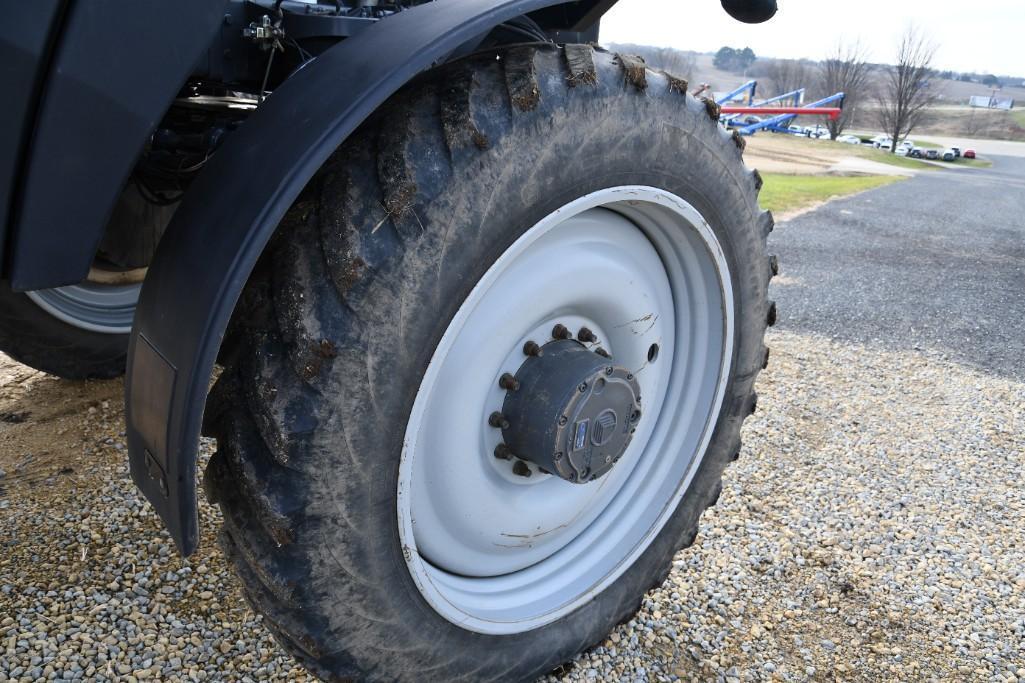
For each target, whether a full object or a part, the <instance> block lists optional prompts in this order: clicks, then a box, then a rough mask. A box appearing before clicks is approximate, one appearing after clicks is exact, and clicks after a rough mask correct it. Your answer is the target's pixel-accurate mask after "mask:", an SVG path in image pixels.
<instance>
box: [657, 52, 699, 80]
mask: <svg viewBox="0 0 1025 683" xmlns="http://www.w3.org/2000/svg"><path fill="white" fill-rule="evenodd" d="M651 61H652V62H653V63H654V64H655V65H656V66H658V67H660V68H661V69H662V70H663V71H665V72H666V73H668V74H672V75H673V76H676V77H677V78H682V79H683V80H685V81H689V80H690V79H691V76H693V74H694V69H695V67H696V66H697V55H696V54H695V53H693V52H683V51H681V50H675V49H673V48H671V47H663V48H660V49H659V50H658V52H656V53H655V54H654V55H652V60H651Z"/></svg>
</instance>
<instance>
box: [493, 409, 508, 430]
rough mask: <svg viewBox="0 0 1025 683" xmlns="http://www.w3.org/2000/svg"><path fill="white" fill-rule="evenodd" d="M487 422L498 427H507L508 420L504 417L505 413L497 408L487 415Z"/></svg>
mask: <svg viewBox="0 0 1025 683" xmlns="http://www.w3.org/2000/svg"><path fill="white" fill-rule="evenodd" d="M488 424H489V425H491V426H492V427H498V428H500V429H509V420H507V419H505V415H503V414H502V413H500V412H499V411H497V410H496V411H495V412H493V413H491V415H489V416H488Z"/></svg>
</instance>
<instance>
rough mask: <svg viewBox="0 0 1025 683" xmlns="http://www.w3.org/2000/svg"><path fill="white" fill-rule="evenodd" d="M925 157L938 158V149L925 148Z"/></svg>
mask: <svg viewBox="0 0 1025 683" xmlns="http://www.w3.org/2000/svg"><path fill="white" fill-rule="evenodd" d="M925 158H926V159H939V158H940V151H939V150H938V149H927V150H925Z"/></svg>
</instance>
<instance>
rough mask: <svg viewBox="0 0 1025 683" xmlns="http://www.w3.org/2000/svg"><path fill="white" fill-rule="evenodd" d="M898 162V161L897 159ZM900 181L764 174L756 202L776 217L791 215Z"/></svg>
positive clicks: (882, 176) (884, 178) (871, 176)
mask: <svg viewBox="0 0 1025 683" xmlns="http://www.w3.org/2000/svg"><path fill="white" fill-rule="evenodd" d="M898 158H900V157H898ZM898 180H902V178H901V177H900V176H885V175H868V176H828V175H821V176H819V175H786V174H783V173H763V174H762V181H763V185H762V191H761V192H760V193H759V195H758V202H759V203H760V204H761V205H762V208H763V209H769V210H770V211H773V212H776V213H782V212H786V211H794V210H797V209H803V208H805V207H807V206H812V205H813V204H817V203H818V202H823V201H826V200H827V199H832V198H833V197H842V196H844V195H848V194H854V193H856V192H864V191H865V190H871V189H872V188H875V187H882V186H883V185H889V184H890V183H893V182H896V181H898Z"/></svg>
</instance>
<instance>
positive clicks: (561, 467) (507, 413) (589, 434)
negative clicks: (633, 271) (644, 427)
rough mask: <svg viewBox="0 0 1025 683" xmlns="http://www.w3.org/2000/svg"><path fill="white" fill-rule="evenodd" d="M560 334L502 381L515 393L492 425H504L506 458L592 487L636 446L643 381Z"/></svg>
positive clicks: (530, 351)
mask: <svg viewBox="0 0 1025 683" xmlns="http://www.w3.org/2000/svg"><path fill="white" fill-rule="evenodd" d="M559 327H561V326H559ZM557 330H558V328H557ZM556 336H560V335H559V332H558V331H557V332H556ZM561 336H563V337H564V338H562V339H558V338H557V339H555V340H554V341H551V342H548V343H547V344H544V345H543V346H538V345H537V344H536V343H533V342H528V344H527V346H525V347H524V352H525V353H527V359H526V360H525V361H524V362H523V364H522V365H521V366H520V368H519V369H518V370H517V371H516V374H515V375H514V376H512V377H511V378H510V377H509V376H506V375H503V378H502V380H500V381H501V382H502V384H503V388H505V389H506V391H507V392H508V393H507V394H506V398H505V402H504V404H503V406H502V413H501V414H500V415H498V416H493V419H492V420H491V423H492V425H493V426H499V427H501V429H502V438H503V439H504V441H505V447H506V449H505V450H504V451H503V452H504V453H505V454H506V455H507V457H515V458H518V459H520V460H529V461H530V462H533V463H534V464H536V465H537V466H538V467H539V468H541V469H542V470H543V471H545V472H549V473H551V474H556V475H558V476H559V477H561V478H563V479H565V480H566V481H568V482H572V483H574V484H586V483H588V482H591V481H594V480H595V479H598V478H599V477H601V476H603V475H605V474H607V473H608V472H609V470H611V469H612V467H613V466H614V465H615V464H616V462H618V461H619V459H620V458H621V457H622V456H623V453H624V452H626V448H627V446H629V445H630V441H631V439H632V438H633V434H634V432H635V431H636V428H637V423H638V421H639V420H640V417H641V396H640V386H639V384H638V383H637V380H636V378H634V376H633V374H632V373H631V372H630V371H629V370H627V369H626V368H624V367H622V366H619V365H616V364H615V361H614V360H613V359H611V358H609V357H607V356H605V355H600V354H599V353H598V352H596V351H591V350H589V349H588V348H586V347H585V346H584V345H583V344H582V343H580V342H579V341H575V340H573V339H569V338H567V337H568V335H561ZM586 336H587V335H586V333H585V334H582V335H579V338H585V337H586ZM598 351H601V349H600V348H599V349H598Z"/></svg>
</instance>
